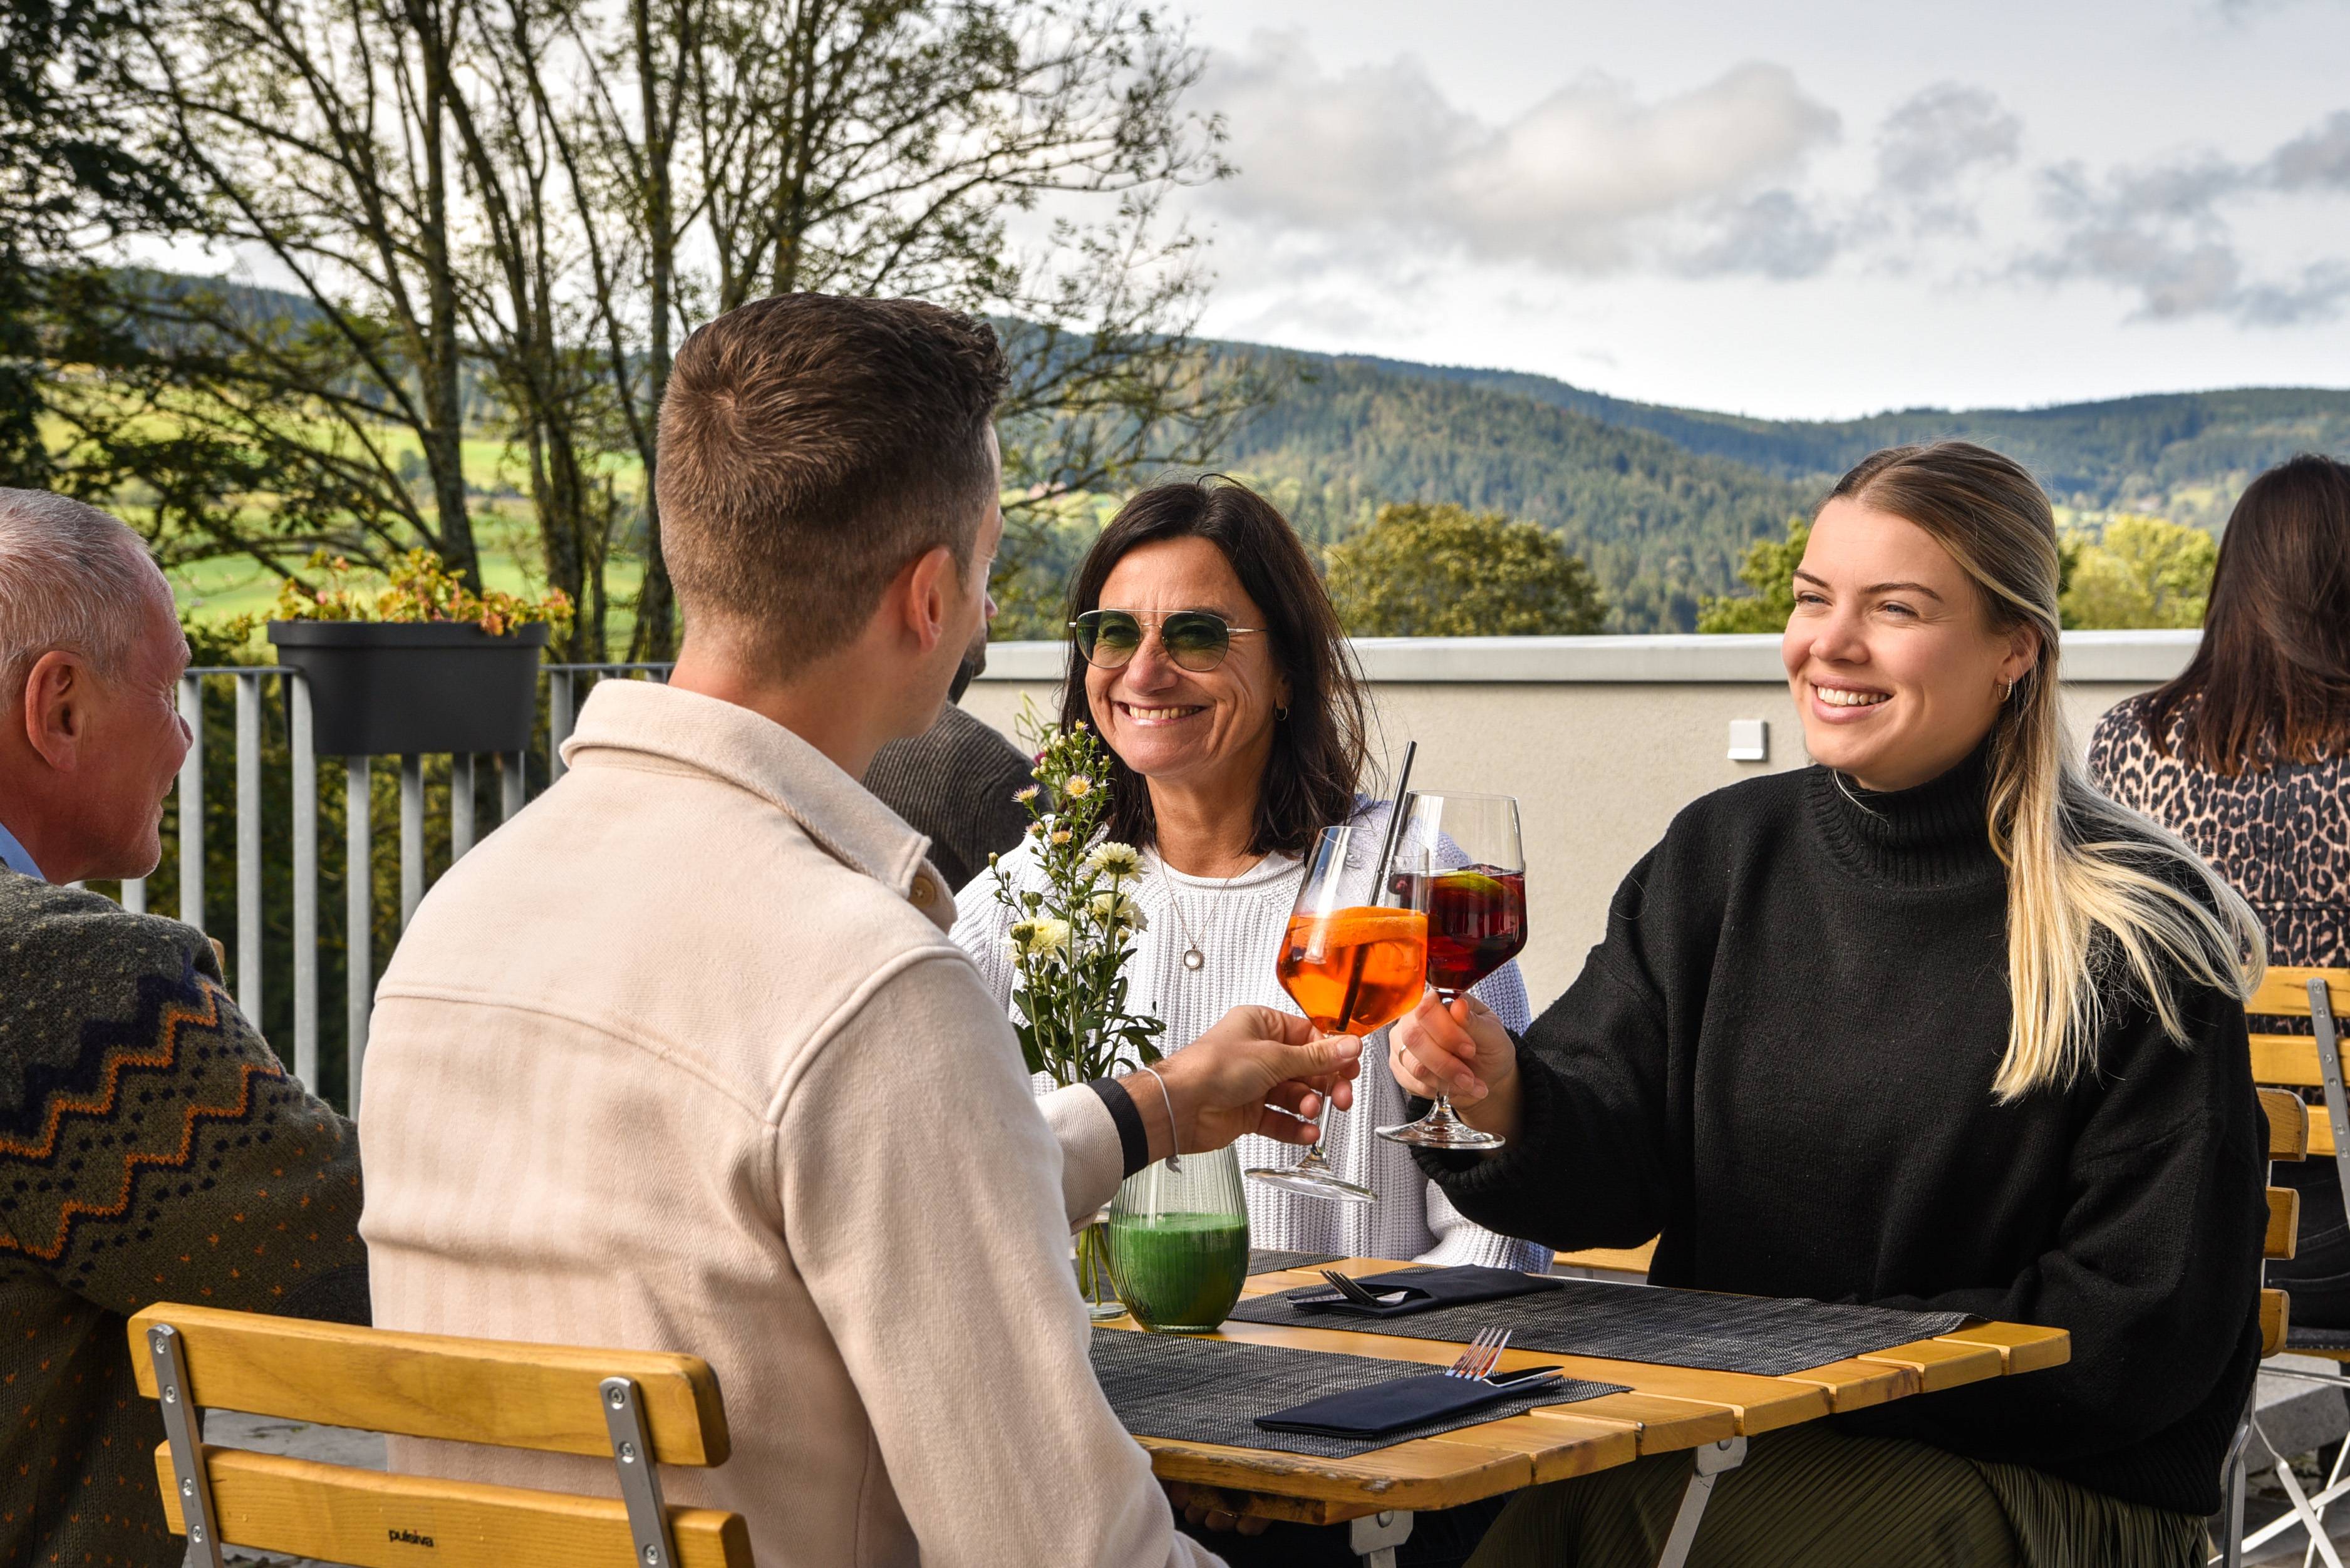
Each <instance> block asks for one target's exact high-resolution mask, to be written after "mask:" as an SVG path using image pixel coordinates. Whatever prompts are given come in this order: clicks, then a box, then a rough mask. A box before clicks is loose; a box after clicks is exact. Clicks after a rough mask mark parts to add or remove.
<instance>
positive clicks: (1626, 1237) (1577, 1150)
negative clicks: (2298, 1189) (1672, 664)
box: [1422, 753, 2266, 1514]
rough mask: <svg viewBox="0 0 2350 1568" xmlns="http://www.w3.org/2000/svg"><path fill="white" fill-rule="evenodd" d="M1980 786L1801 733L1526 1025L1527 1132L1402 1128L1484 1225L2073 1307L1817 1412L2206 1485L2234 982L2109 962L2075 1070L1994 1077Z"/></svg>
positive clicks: (1873, 1289) (1616, 918) (2219, 1388)
mask: <svg viewBox="0 0 2350 1568" xmlns="http://www.w3.org/2000/svg"><path fill="white" fill-rule="evenodd" d="M1983 796H1984V773H1983V765H1982V759H1981V754H1980V753H1978V754H1977V755H1976V756H1975V757H1973V758H1970V760H1969V761H1968V762H1966V763H1961V764H1960V766H1959V767H1958V768H1956V769H1954V770H1952V771H1951V772H1950V774H1945V775H1943V776H1942V777H1941V778H1939V779H1937V780H1934V781H1933V782H1932V783H1929V784H1924V785H1921V786H1919V787H1918V788H1916V789H1913V790H1908V791H1903V792H1900V793H1898V794H1870V793H1868V792H1866V791H1861V790H1858V789H1857V788H1856V787H1855V786H1852V785H1850V784H1848V783H1846V782H1845V781H1841V780H1839V779H1838V777H1837V776H1836V775H1835V774H1831V773H1830V772H1829V771H1827V770H1826V769H1825V768H1819V767H1814V768H1809V769H1806V770H1804V771H1802V772H1798V773H1790V774H1777V775H1774V776H1772V777H1768V778H1761V779H1755V780H1752V781H1751V782H1748V783H1745V784H1736V785H1733V786H1732V787H1731V788H1729V789H1725V790H1721V791H1719V792H1717V793H1715V794H1711V795H1708V796H1706V797H1705V798H1704V799H1702V800H1700V801H1698V802H1697V803H1696V804H1694V805H1691V806H1690V807H1689V808H1688V809H1687V810H1686V811H1684V812H1682V813H1681V814H1680V815H1679V817H1678V818H1676V819H1675V821H1674V823H1673V825H1672V827H1671V829H1670V830H1669V832H1668V833H1667V834H1666V835H1665V837H1664V840H1663V842H1662V843H1660V844H1659V845H1658V846H1656V847H1655V848H1654V849H1652V850H1650V851H1649V852H1648V856H1647V857H1645V858H1643V859H1642V860H1641V861H1640V863H1639V864H1638V865H1637V866H1635V867H1633V868H1632V871H1631V874H1630V875H1629V876H1628V877H1626V878H1625V879H1624V884H1623V886H1622V887H1621V888H1619V889H1618V890H1617V894H1616V898H1615V902H1614V905H1613V907H1612V908H1611V909H1610V911H1609V914H1608V922H1607V936H1606V938H1605V940H1602V941H1601V942H1600V944H1599V945H1598V946H1597V947H1596V948H1594V949H1593V950H1592V951H1591V957H1590V960H1589V961H1588V962H1587V963H1586V965H1585V968H1584V971H1583V973H1582V975H1581V977H1580V978H1578V979H1577V980H1576V981H1575V984H1574V985H1573V986H1572V987H1571V988H1569V990H1568V991H1567V992H1566V994H1565V995H1564V996H1563V997H1561V998H1560V999H1559V1000H1558V1002H1556V1003H1555V1004H1554V1005H1553V1006H1552V1007H1551V1008H1550V1009H1549V1010H1548V1011H1547V1012H1544V1014H1543V1015H1542V1017H1541V1018H1539V1019H1538V1020H1536V1021H1535V1023H1534V1026H1533V1027H1532V1028H1531V1029H1530V1030H1529V1031H1528V1032H1527V1033H1526V1036H1525V1039H1524V1040H1523V1043H1522V1044H1521V1045H1520V1048H1519V1054H1518V1061H1519V1066H1520V1075H1521V1076H1520V1081H1521V1083H1522V1084H1523V1091H1522V1092H1523V1106H1524V1123H1523V1134H1522V1136H1521V1137H1519V1138H1518V1139H1517V1140H1516V1141H1515V1142H1514V1143H1513V1146H1512V1147H1509V1148H1506V1149H1504V1150H1502V1151H1501V1152H1499V1153H1497V1154H1494V1155H1491V1156H1486V1157H1482V1158H1480V1157H1475V1156H1458V1155H1454V1156H1430V1155H1423V1156H1422V1162H1423V1164H1424V1165H1425V1166H1426V1168H1428V1170H1429V1172H1430V1175H1431V1176H1433V1177H1435V1178H1436V1179H1438V1180H1439V1181H1440V1182H1441V1184H1442V1185H1443V1187H1444V1189H1445V1190H1446V1192H1447V1193H1449V1194H1450V1195H1451V1199H1452V1200H1453V1202H1454V1203H1455V1204H1457V1205H1458V1206H1459V1208H1460V1209H1461V1212H1462V1213H1464V1214H1466V1215H1467V1216H1468V1217H1469V1218H1470V1219H1471V1220H1476V1221H1478V1222H1479V1223H1480V1224H1483V1225H1486V1226H1490V1227H1492V1229H1494V1230H1496V1231H1503V1232H1505V1233H1507V1234H1510V1235H1513V1236H1522V1237H1526V1238H1528V1239H1530V1240H1534V1241H1542V1242H1544V1243H1546V1244H1548V1245H1551V1246H1554V1247H1558V1248H1564V1249H1576V1248H1583V1247H1596V1246H1619V1247H1621V1246H1633V1245H1637V1244H1638V1243H1639V1242H1641V1241H1645V1240H1647V1239H1648V1237H1650V1236H1659V1235H1660V1236H1661V1240H1660V1241H1659V1243H1658V1247H1657V1254H1656V1262H1655V1264H1654V1266H1653V1268H1652V1269H1651V1272H1650V1274H1649V1278H1650V1279H1651V1280H1652V1281H1653V1282H1655V1283H1658V1284H1662V1285H1682V1286H1690V1287H1694V1288H1697V1289H1701V1290H1715V1291H1733V1292H1739V1293H1748V1294H1758V1295H1778V1296H1810V1297H1814V1298H1817V1299H1821V1300H1827V1301H1857V1302H1869V1303H1878V1304H1881V1305H1886V1306H1897V1307H1908V1308H1912V1309H1931V1310H1950V1311H1960V1312H1968V1313H1974V1314H1980V1315H1981V1316H1984V1317H1991V1318H2001V1319H2005V1320H2008V1321H2011V1322H2018V1323H2033V1324H2049V1325H2052V1326H2054V1327H2059V1328H2064V1329H2067V1330H2070V1331H2071V1334H2072V1336H2073V1345H2072V1352H2073V1354H2072V1360H2071V1361H2070V1362H2069V1363H2068V1364H2067V1365H2065V1366H2062V1367H2057V1368H2053V1369H2050V1370H2048V1371H2043V1372H2033V1373H2030V1374H2026V1375H2023V1376H2017V1377H2014V1378H2001V1379H1997V1380H1994V1381H1991V1382H1989V1383H1982V1384H1976V1385H1972V1386H1967V1387H1963V1388H1957V1389H1951V1390H1949V1391H1947V1392H1943V1393H1938V1394H1926V1395H1919V1396H1917V1397H1912V1398H1908V1399H1901V1400H1897V1401H1895V1402H1894V1403H1892V1404H1889V1405H1886V1406H1882V1407H1877V1408H1875V1409H1870V1410H1865V1411H1860V1412H1856V1413H1855V1414H1853V1415H1850V1416H1846V1417H1838V1421H1839V1423H1840V1425H1841V1426H1842V1427H1843V1428H1845V1429H1846V1430H1848V1431H1854V1432H1866V1433H1872V1434H1881V1435H1887V1436H1898V1437H1907V1438H1918V1439H1920V1440H1923V1441H1925V1442H1929V1443H1933V1444H1936V1445H1938V1446H1939V1447H1942V1448H1944V1449H1950V1450H1953V1451H1956V1452H1959V1453H1962V1454H1966V1455H1970V1456H1973V1457H1976V1458H1981V1459H2005V1460H2012V1461H2015V1462H2019V1463H2023V1464H2028V1465H2032V1466H2034V1467H2037V1468H2038V1469H2042V1470H2043V1471H2045V1472H2047V1473H2049V1474H2051V1475H2054V1476H2057V1477H2060V1478H2062V1479H2064V1480H2071V1481H2074V1482H2076V1483H2078V1484H2080V1485H2083V1486H2085V1487H2089V1488H2093V1489H2095V1490H2098V1491H2101V1492H2105V1493H2106V1494H2108V1495H2110V1496H2113V1497H2116V1498H2120V1499H2123V1500H2125V1501H2131V1502H2137V1503H2144V1504H2147V1505H2150V1506H2153V1507H2156V1508H2162V1509H2168V1510H2175V1511H2180V1512H2186V1513H2196V1514H2208V1513H2210V1512H2211V1511H2214V1510H2215V1509H2216V1508H2217V1507H2218V1506H2219V1501H2220V1499H2219V1474H2220V1460H2221V1457H2222V1454H2223V1451H2224V1449H2226V1446H2227V1442H2228V1438H2229V1437H2230V1432H2231V1430H2232V1428H2233V1426H2234V1423H2235V1421H2236V1418H2237V1417H2238V1414H2239V1412H2241V1409H2242V1408H2243V1403H2244V1399H2245V1397H2246V1395H2247V1393H2248V1392H2249V1390H2250V1386H2251V1378H2252V1375H2253V1369H2254V1367H2255V1366H2256V1365H2257V1364H2258V1361H2259V1355H2260V1334H2259V1326H2258V1311H2257V1290H2258V1269H2259V1264H2260V1256H2261V1239H2262V1231H2263V1228H2264V1225H2265V1219H2266V1213H2265V1208H2264V1205H2263V1202H2262V1185H2263V1178H2262V1170H2263V1164H2262V1162H2263V1159H2264V1158H2265V1156H2264V1153H2263V1150H2262V1143H2263V1139H2262V1123H2261V1120H2260V1116H2259V1102H2258V1100H2257V1098H2256V1097H2255V1096H2254V1095H2253V1093H2252V1084H2251V1067H2250V1062H2249V1058H2248V1052H2247V1046H2246V1043H2245V1038H2244V1018H2243V1012H2242V1010H2241V1004H2240V1003H2238V1002H2234V1001H2232V1000H2231V999H2230V998H2229V997H2227V996H2225V995H2223V994H2220V993H2219V992H2212V991H2209V990H2203V989H2199V988H2191V987H2190V988H2187V989H2185V990H2183V991H2182V993H2181V995H2182V1000H2183V1002H2184V1003H2185V1009H2186V1017H2187V1021H2188V1028H2189V1044H2188V1045H2187V1046H2186V1048H2184V1049H2182V1048H2181V1047H2180V1046H2179V1045H2178V1044H2175V1043H2174V1042H2172V1041H2171V1040H2170V1039H2169V1038H2168V1037H2167V1036H2166V1035H2165V1034H2164V1033H2162V1031H2161V1029H2160V1027H2159V1026H2158V1024H2156V1023H2154V1022H2153V1020H2152V1018H2151V1016H2150V1015H2149V1013H2148V1012H2147V1010H2146V1009H2145V1008H2144V1007H2143V1006H2141V1005H2139V1004H2138V1003H2137V1002H2133V1001H2131V1000H2130V998H2129V997H2127V996H2126V995H2124V994H2121V993H2120V989H2119V987H2118V985H2117V989H2116V995H2115V996H2114V997H2113V998H2112V999H2111V1002H2110V1005H2109V1007H2108V1010H2107V1011H2108V1021H2107V1024H2106V1030H2105V1032H2104V1033H2103V1034H2102V1035H2101V1036H2100V1037H2099V1040H2098V1043H2097V1071H2096V1073H2095V1075H2084V1076H2083V1078H2082V1079H2081V1080H2080V1081H2079V1082H2078V1083H2076V1084H2075V1085H2074V1086H2072V1087H2071V1088H2069V1089H2054V1088H2050V1089H2041V1090H2037V1091H2035V1092H2033V1093H2032V1094H2030V1095H2028V1096H2024V1097H2023V1098H2022V1100H2020V1101H2018V1102H2017V1103H2014V1104H2012V1105H2006V1106H2002V1105H2001V1104H1999V1103H1998V1102H1997V1101H1996V1100H1994V1099H1993V1097H1992V1095H1991V1080H1992V1077H1993V1076H1994V1075H1995V1074H1996V1073H1997V1071H1998V1067H1999V1062H2000V1058H2001V1057H2002V1054H2004V1052H2005V1050H2006V1047H2007V1033H2008V1022H2009V1015H2010V1010H2009V1005H2008V992H2007V961H2006V960H2007V944H2006V935H2005V925H2006V915H2007V886H2006V874H2005V871H2004V869H2003V868H2002V866H2001V865H2000V863H1999V861H1998V859H1997V858H1996V857H1994V856H1993V855H1992V854H1991V849H1990V846H1989V842H1988V839H1987V836H1986V833H1985V828H1984V809H1983Z"/></svg>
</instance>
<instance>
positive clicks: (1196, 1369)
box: [1094, 1328, 1625, 1459]
mask: <svg viewBox="0 0 2350 1568" xmlns="http://www.w3.org/2000/svg"><path fill="white" fill-rule="evenodd" d="M1435 1370H1436V1368H1434V1367H1424V1366H1415V1365H1413V1364H1411V1363H1409V1362H1400V1361H1382V1360H1380V1359H1378V1357H1377V1356H1371V1355H1329V1354H1327V1353H1326V1352H1323V1351H1318V1350H1289V1349H1284V1347H1282V1346H1280V1345H1250V1344H1247V1343H1245V1342H1243V1341H1241V1340H1232V1339H1194V1338H1191V1337H1190V1336H1188V1335H1184V1334H1142V1333H1138V1332H1137V1331H1135V1330H1133V1329H1118V1328H1097V1329H1096V1330H1094V1376H1096V1377H1097V1378H1098V1379H1100V1381H1101V1386H1102V1392H1103V1393H1105V1394H1107V1395H1108V1396H1109V1407H1110V1408H1111V1409H1113V1410H1115V1411H1117V1412H1118V1419H1119V1420H1120V1421H1121V1422H1123V1423H1125V1426H1126V1429H1127V1430H1128V1431H1129V1432H1132V1433H1133V1434H1134V1435H1135V1436H1137V1437H1140V1438H1178V1439H1181V1440H1184V1441H1188V1442H1194V1443H1224V1444H1228V1445H1230V1446H1231V1447H1232V1448H1236V1449H1274V1450H1275V1451H1276V1452H1280V1453H1284V1454H1310V1455H1312V1456H1314V1457H1315V1458H1316V1459H1347V1458H1348V1457H1349V1456H1351V1455H1355V1454H1367V1453H1369V1452H1370V1451H1371V1450H1372V1449H1386V1448H1392V1447H1394V1446H1395V1445H1396V1444H1398V1443H1408V1442H1409V1441H1411V1440H1412V1439H1413V1438H1432V1437H1435V1436H1436V1435H1437V1434H1438V1433H1440V1432H1457V1431H1459V1430H1461V1428H1463V1427H1481V1426H1483V1425H1484V1424H1485V1423H1486V1422H1488V1421H1498V1420H1501V1419H1502V1418H1503V1417H1506V1416H1517V1415H1522V1414H1523V1413H1524V1412H1526V1411H1528V1410H1535V1409H1540V1408H1542V1407H1544V1406H1546V1405H1571V1404H1574V1403H1575V1401H1576V1400H1578V1399H1596V1398H1597V1397H1599V1396H1601V1395H1602V1394H1621V1393H1623V1392H1624V1391H1625V1389H1624V1385H1622V1384H1620V1383H1586V1382H1583V1381H1581V1380H1580V1379H1571V1380H1569V1381H1567V1382H1565V1383H1561V1384H1557V1385H1555V1386H1551V1387H1548V1388H1544V1389H1543V1390H1542V1391H1540V1392H1539V1393H1534V1394H1528V1395H1526V1396H1524V1397H1522V1398H1516V1399H1505V1400H1503V1401H1502V1402H1500V1403H1498V1404H1493V1405H1488V1406H1486V1407H1483V1408H1482V1409H1478V1410H1471V1411H1468V1412H1466V1413H1464V1414H1462V1415H1461V1416H1457V1417H1453V1418H1451V1419H1450V1420H1444V1421H1430V1422H1428V1423H1426V1424H1425V1425H1422V1426H1418V1427H1410V1428H1405V1429H1404V1430H1403V1431H1400V1432H1392V1433H1389V1434H1388V1436H1386V1437H1383V1438H1323V1437H1316V1436H1315V1435H1313V1434H1312V1433H1309V1432H1268V1431H1266V1430H1265V1429H1264V1428H1262V1427H1260V1426H1258V1425H1257V1424H1256V1417H1259V1416H1269V1415H1271V1414H1272V1413H1273V1412H1274V1411H1275V1410H1286V1409H1288V1408H1290V1407H1292V1406H1294V1405H1303V1404H1304V1403H1305V1401H1306V1400H1308V1399H1318V1398H1320V1397H1322V1396H1323V1395H1325V1394H1337V1393H1342V1392H1344V1391H1345V1390H1347V1389H1349V1388H1367V1387H1369V1386H1371V1385H1373V1384H1375V1383H1387V1382H1390V1381H1392V1380H1394V1379H1395V1378H1398V1377H1409V1376H1412V1375H1413V1374H1415V1373H1419V1372H1432V1371H1435Z"/></svg>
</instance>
